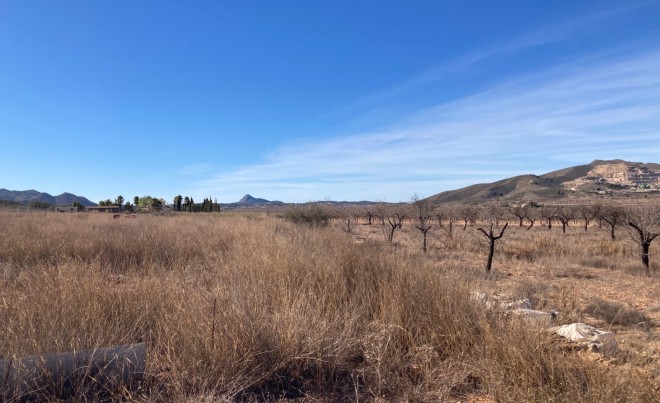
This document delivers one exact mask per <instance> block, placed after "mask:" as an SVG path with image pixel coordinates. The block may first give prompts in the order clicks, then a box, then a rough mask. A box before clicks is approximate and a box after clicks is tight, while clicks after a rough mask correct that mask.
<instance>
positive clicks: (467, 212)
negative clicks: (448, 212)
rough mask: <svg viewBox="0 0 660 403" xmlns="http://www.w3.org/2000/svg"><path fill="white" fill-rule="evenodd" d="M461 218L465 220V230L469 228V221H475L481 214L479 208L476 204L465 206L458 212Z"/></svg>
mask: <svg viewBox="0 0 660 403" xmlns="http://www.w3.org/2000/svg"><path fill="white" fill-rule="evenodd" d="M458 214H459V216H460V218H461V220H463V231H465V230H466V229H467V226H468V224H469V223H474V222H475V221H476V219H477V216H478V215H479V210H477V208H476V207H474V206H465V207H463V208H461V209H460V210H459V212H458Z"/></svg>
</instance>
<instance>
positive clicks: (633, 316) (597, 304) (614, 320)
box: [584, 298, 649, 326]
mask: <svg viewBox="0 0 660 403" xmlns="http://www.w3.org/2000/svg"><path fill="white" fill-rule="evenodd" d="M584 311H585V312H586V313H588V314H589V315H591V316H593V317H595V318H598V319H602V320H604V321H606V322H608V323H610V324H612V325H621V326H635V325H637V324H639V323H644V322H648V321H649V318H648V317H647V316H646V315H644V314H643V313H642V312H639V311H638V310H636V309H631V308H627V307H626V306H625V305H623V304H619V303H617V302H609V301H606V300H604V299H600V298H593V299H592V300H591V301H590V302H589V304H587V307H586V308H585V310H584Z"/></svg>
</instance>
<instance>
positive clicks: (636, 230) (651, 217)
mask: <svg viewBox="0 0 660 403" xmlns="http://www.w3.org/2000/svg"><path fill="white" fill-rule="evenodd" d="M626 221H627V223H628V228H629V229H630V236H631V238H632V240H633V241H635V242H636V243H637V244H639V245H640V246H641V248H642V255H641V256H642V264H643V265H644V270H645V273H646V275H647V276H650V275H651V272H650V269H649V248H650V246H651V242H653V240H654V239H655V238H657V237H658V235H660V206H648V207H636V208H632V209H630V210H629V211H628V215H627V219H626Z"/></svg>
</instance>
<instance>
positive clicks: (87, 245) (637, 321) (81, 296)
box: [0, 209, 660, 402]
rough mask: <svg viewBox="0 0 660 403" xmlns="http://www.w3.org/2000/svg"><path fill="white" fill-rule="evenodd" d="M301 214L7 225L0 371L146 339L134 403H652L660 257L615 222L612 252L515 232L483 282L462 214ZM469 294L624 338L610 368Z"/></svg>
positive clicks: (587, 238)
mask: <svg viewBox="0 0 660 403" xmlns="http://www.w3.org/2000/svg"><path fill="white" fill-rule="evenodd" d="M310 211H311V212H312V214H313V217H316V218H319V217H320V218H319V220H316V219H314V220H312V224H314V225H306V223H309V220H307V219H305V214H304V212H301V210H297V211H293V212H290V213H289V214H288V216H289V218H290V220H291V221H287V220H285V219H284V218H283V217H280V216H278V215H277V214H271V215H270V216H267V215H266V214H265V213H264V214H257V213H243V214H233V213H221V214H205V213H200V214H197V215H194V216H191V215H183V214H179V215H177V214H173V215H163V216H140V217H139V218H138V219H132V220H128V219H119V220H113V219H112V218H111V217H110V216H106V215H103V214H56V213H9V212H6V213H1V212H0V225H1V227H0V228H2V231H3V235H4V237H3V245H2V248H0V273H2V276H1V278H0V323H2V326H3V331H2V332H0V358H8V357H21V356H25V355H35V354H43V353H51V352H63V351H70V350H74V349H83V348H93V347H100V346H112V345H119V344H128V343H135V342H138V341H143V342H145V343H146V344H147V347H148V362H147V374H146V377H145V379H144V381H143V383H142V385H141V387H140V388H139V389H137V390H132V391H128V390H116V391H112V393H113V395H112V397H113V398H116V399H123V400H127V401H227V400H229V401H263V400H266V401H275V400H278V399H282V400H286V399H299V400H301V401H465V400H467V399H473V400H475V401H511V402H514V401H515V402H519V401H593V402H605V401H607V402H612V401H638V402H650V401H658V399H659V398H660V390H659V389H658V388H659V384H658V376H659V375H660V372H659V371H658V369H659V365H660V364H659V363H658V358H659V355H660V354H659V353H658V346H659V345H660V334H659V332H658V322H657V319H656V318H658V313H659V312H660V305H658V300H660V289H659V286H658V281H659V280H658V270H657V267H658V261H659V260H660V247H659V245H658V243H660V242H655V243H652V244H651V245H650V255H651V264H650V269H649V271H648V274H649V275H648V276H646V275H645V270H644V267H643V265H642V264H641V263H640V262H639V253H640V252H639V245H637V244H635V243H634V242H632V241H631V240H630V237H628V236H627V235H626V233H625V232H624V231H625V228H623V224H620V225H621V228H619V227H617V237H616V239H614V240H613V239H611V237H610V230H609V227H606V226H605V225H603V227H602V228H598V227H597V226H595V225H594V223H591V226H590V227H589V228H588V231H586V232H585V230H584V229H583V228H582V227H581V226H579V225H568V227H567V228H565V230H566V232H565V233H563V232H562V228H561V225H559V226H558V227H556V228H552V229H551V230H549V229H548V228H547V227H541V226H540V225H539V224H538V221H537V225H536V226H534V227H532V228H531V229H530V230H527V225H524V226H519V225H518V222H517V221H518V220H517V218H515V217H509V218H508V221H509V222H510V223H509V228H508V229H507V230H506V233H505V234H504V236H503V237H502V238H501V239H500V240H498V243H497V245H496V252H495V254H494V259H493V270H492V272H491V273H490V274H489V275H488V276H485V275H484V269H483V267H484V262H485V261H486V258H487V254H488V240H487V239H486V238H485V237H484V236H483V234H482V233H481V232H480V231H478V230H477V228H478V227H479V225H478V224H479V223H483V222H484V221H483V220H481V219H479V217H477V216H474V218H473V216H472V215H471V216H469V217H468V218H467V219H466V220H465V221H463V220H462V219H461V218H460V217H459V216H458V214H457V215H456V217H454V220H455V221H456V225H455V226H453V224H452V226H453V227H452V229H451V231H450V230H449V222H448V221H447V219H446V218H445V217H434V218H432V219H431V218H428V217H427V219H426V220H427V221H424V222H423V223H422V224H421V225H420V224H419V222H417V221H416V220H417V218H416V217H415V215H414V214H408V216H409V217H407V218H406V217H405V215H406V214H407V213H403V212H398V213H392V214H390V215H388V216H383V215H381V217H382V219H379V218H378V214H375V216H374V217H371V218H372V224H371V225H368V219H367V212H366V211H365V212H361V213H360V214H358V213H356V212H355V211H354V212H351V213H350V214H346V215H345V216H342V217H339V215H338V214H336V213H333V214H331V216H334V217H335V218H334V219H329V216H328V217H326V215H325V213H322V212H321V211H320V210H317V209H312V210H310ZM420 211H421V210H420ZM381 213H382V214H389V213H390V212H385V211H383V212H381ZM397 214H399V215H398V216H397ZM420 214H421V213H420ZM285 216H286V215H285ZM369 216H371V212H369ZM426 216H427V215H425V217H426ZM356 217H358V219H357V221H356ZM466 217H467V216H466ZM491 218H492V216H491ZM503 219H504V218H503V217H499V218H497V219H496V220H495V221H497V222H493V223H492V225H494V226H495V227H497V226H498V225H500V226H501V225H502V220H503ZM539 219H540V218H539ZM397 220H398V221H397ZM435 220H437V222H438V223H437V224H436V221H435ZM443 220H444V221H443ZM397 222H398V223H397ZM440 222H442V226H441V225H440V224H439V223H440ZM301 223H303V224H301ZM318 224H323V225H318ZM431 224H432V225H433V227H432V228H428V227H429V226H430V225H431ZM393 225H394V226H395V228H394V229H392V228H393ZM464 225H465V226H464ZM420 228H421V229H420ZM463 228H465V230H464V229H463ZM422 229H423V230H422ZM497 233H498V234H499V232H497ZM392 234H393V235H392ZM423 242H424V243H423ZM422 245H423V247H422ZM423 249H425V250H423ZM654 259H655V260H654ZM631 290H635V291H634V292H631ZM475 291H479V292H484V293H488V294H490V295H493V294H498V295H502V296H503V297H506V298H507V299H509V300H515V299H519V298H529V299H530V300H532V301H533V303H534V304H535V306H536V307H539V308H553V309H557V310H559V311H560V316H559V318H558V323H570V322H572V321H575V320H582V321H591V322H593V323H594V324H599V325H602V326H609V328H611V329H614V330H615V331H616V332H617V335H619V334H622V335H625V336H626V337H628V340H629V341H627V342H626V343H620V349H619V351H618V352H617V353H616V354H615V355H614V356H613V357H607V358H603V357H601V356H599V355H597V354H593V353H588V352H583V351H576V350H575V349H574V348H572V346H571V345H570V344H569V343H567V342H562V341H561V340H559V339H558V337H557V336H555V335H553V334H551V333H549V332H548V331H546V330H545V329H539V328H536V327H533V326H531V327H530V326H529V325H528V324H526V323H524V322H523V321H518V320H516V318H512V317H510V316H507V315H505V314H504V313H503V312H500V311H498V310H490V309H485V308H484V306H483V303H482V302H480V301H478V300H474V299H473V298H470V295H472V293H473V292H475ZM596 292H602V295H598V297H599V299H589V296H590V295H592V296H596V295H593V294H595V293H596ZM621 294H623V296H621ZM654 300H655V305H654V303H653V301H654ZM639 301H642V302H644V301H646V302H647V303H646V305H644V304H641V305H640V304H637V305H635V302H639ZM649 301H650V302H649ZM93 398H94V397H93V396H88V395H85V394H84V393H83V392H81V394H80V395H79V396H76V400H80V401H84V400H93Z"/></svg>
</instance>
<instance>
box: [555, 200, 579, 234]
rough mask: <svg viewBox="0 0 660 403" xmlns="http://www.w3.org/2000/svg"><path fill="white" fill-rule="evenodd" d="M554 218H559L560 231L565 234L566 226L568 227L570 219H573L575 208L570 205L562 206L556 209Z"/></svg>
mask: <svg viewBox="0 0 660 403" xmlns="http://www.w3.org/2000/svg"><path fill="white" fill-rule="evenodd" d="M554 218H556V219H557V220H559V222H560V223H561V231H562V232H563V233H564V234H565V233H566V227H568V225H569V223H570V222H571V220H573V219H575V210H574V209H573V208H571V207H566V206H564V207H562V208H559V209H557V211H556V212H555V215H554Z"/></svg>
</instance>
